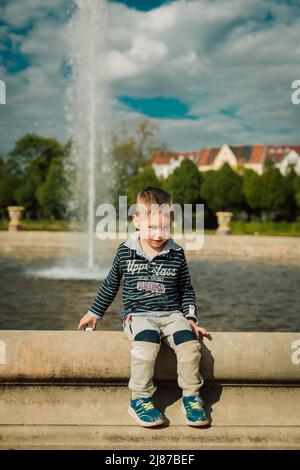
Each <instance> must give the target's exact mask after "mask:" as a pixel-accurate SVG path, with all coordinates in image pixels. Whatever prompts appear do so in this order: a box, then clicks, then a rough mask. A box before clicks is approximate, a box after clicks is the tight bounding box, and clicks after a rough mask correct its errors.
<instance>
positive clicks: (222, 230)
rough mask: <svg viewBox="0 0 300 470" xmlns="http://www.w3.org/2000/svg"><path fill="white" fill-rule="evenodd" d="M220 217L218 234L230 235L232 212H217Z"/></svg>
mask: <svg viewBox="0 0 300 470" xmlns="http://www.w3.org/2000/svg"><path fill="white" fill-rule="evenodd" d="M216 216H217V217H218V228H217V234H219V235H228V234H229V233H230V222H231V218H232V216H233V213H232V212H216Z"/></svg>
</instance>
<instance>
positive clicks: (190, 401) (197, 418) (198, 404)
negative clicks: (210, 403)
mask: <svg viewBox="0 0 300 470" xmlns="http://www.w3.org/2000/svg"><path fill="white" fill-rule="evenodd" d="M203 406H204V402H203V400H202V398H201V397H200V396H199V395H193V396H191V397H182V408H181V410H182V412H183V413H184V414H185V417H186V424H188V425H189V426H205V425H206V424H209V421H208V418H207V416H206V414H205V411H204V408H203Z"/></svg>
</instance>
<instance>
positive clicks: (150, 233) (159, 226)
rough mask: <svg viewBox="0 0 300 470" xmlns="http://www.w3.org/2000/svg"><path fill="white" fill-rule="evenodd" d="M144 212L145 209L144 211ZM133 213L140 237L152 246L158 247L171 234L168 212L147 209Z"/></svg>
mask: <svg viewBox="0 0 300 470" xmlns="http://www.w3.org/2000/svg"><path fill="white" fill-rule="evenodd" d="M145 212H146V211H145ZM145 212H144V211H143V212H141V213H139V214H138V215H135V217H134V218H133V221H134V224H135V226H136V227H137V228H138V229H139V230H140V235H141V238H143V239H144V240H146V242H147V243H148V245H149V246H151V247H152V248H154V249H155V248H159V247H160V246H161V245H163V244H164V243H165V242H166V241H167V240H168V239H169V238H170V235H171V230H172V221H171V216H170V212H168V211H165V210H164V211H158V210H152V211H151V210H149V212H148V213H145Z"/></svg>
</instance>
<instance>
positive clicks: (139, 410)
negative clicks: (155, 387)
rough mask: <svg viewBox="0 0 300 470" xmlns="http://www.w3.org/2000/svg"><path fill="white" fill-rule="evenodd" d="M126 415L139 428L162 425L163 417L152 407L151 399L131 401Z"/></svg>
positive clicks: (140, 398)
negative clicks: (132, 419) (138, 425)
mask: <svg viewBox="0 0 300 470" xmlns="http://www.w3.org/2000/svg"><path fill="white" fill-rule="evenodd" d="M128 414H129V415H130V416H131V417H132V418H134V419H135V420H136V422H137V423H139V424H140V425H141V426H145V427H152V426H159V425H160V424H163V423H164V419H163V416H162V414H161V413H160V412H159V411H158V410H157V409H156V408H155V406H154V405H153V402H152V398H151V397H137V398H134V399H131V400H130V404H129V407H128Z"/></svg>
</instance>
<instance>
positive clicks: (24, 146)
mask: <svg viewBox="0 0 300 470" xmlns="http://www.w3.org/2000/svg"><path fill="white" fill-rule="evenodd" d="M64 150H65V149H64V146H63V145H61V144H60V143H59V142H58V141H57V140H56V139H53V138H46V137H42V136H39V135H36V134H26V135H25V136H23V137H21V139H19V140H17V142H16V143H15V145H14V148H13V149H12V150H11V151H10V152H9V154H8V160H7V164H8V168H9V172H10V173H11V174H15V175H20V176H25V175H26V174H27V170H28V167H29V166H30V164H31V163H32V162H33V161H34V160H35V159H36V158H39V157H41V158H42V159H43V162H44V167H45V170H46V171H47V168H48V167H49V166H50V163H51V160H52V158H53V157H58V156H61V157H62V156H63V155H64Z"/></svg>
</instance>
